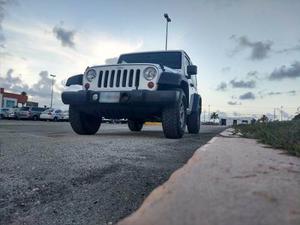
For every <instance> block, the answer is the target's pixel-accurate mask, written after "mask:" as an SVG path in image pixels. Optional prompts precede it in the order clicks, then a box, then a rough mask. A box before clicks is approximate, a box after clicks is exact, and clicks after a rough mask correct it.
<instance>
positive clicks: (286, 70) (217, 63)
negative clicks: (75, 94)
mask: <svg viewBox="0 0 300 225" xmlns="http://www.w3.org/2000/svg"><path fill="white" fill-rule="evenodd" d="M0 3H1V1H0ZM0 10H1V11H0V13H1V14H0V24H1V30H0V32H1V36H0V46H2V47H0V86H1V83H2V86H5V87H7V88H10V89H12V90H15V91H19V90H20V89H22V88H23V89H25V90H28V93H29V95H30V98H31V99H32V100H38V101H40V103H41V104H49V103H48V102H49V98H48V93H50V89H49V88H50V84H51V82H50V81H51V80H50V79H49V78H47V73H48V74H50V73H51V74H56V75H57V81H56V85H55V91H56V95H55V96H56V99H55V104H56V105H57V106H59V107H61V106H62V104H61V102H60V101H59V95H60V92H61V91H62V90H63V83H64V82H65V80H66V79H67V77H68V76H70V75H72V74H79V73H82V72H83V71H84V69H85V68H86V66H88V65H95V64H104V63H105V60H106V59H109V58H114V57H117V56H118V55H119V54H121V53H124V52H133V51H147V50H161V49H163V48H164V38H165V36H164V35H165V33H164V32H165V21H164V18H163V14H164V13H165V12H167V13H168V14H169V15H170V17H171V19H172V22H171V24H170V30H169V31H170V34H169V49H183V50H185V51H186V52H187V53H188V54H189V55H190V57H191V59H192V61H193V63H194V64H196V65H197V66H198V71H199V74H198V79H199V81H198V83H199V87H198V89H199V92H200V93H201V95H202V97H203V104H204V105H203V106H204V110H205V111H208V105H210V109H211V111H221V112H226V113H227V114H228V115H239V114H242V115H252V114H257V115H260V114H262V113H271V114H273V110H274V108H279V107H280V106H283V109H284V111H285V112H286V113H288V114H289V115H294V113H295V112H296V111H297V108H298V107H300V100H299V99H300V98H299V96H300V29H299V27H300V13H299V12H300V1H297V0H286V1H284V0H272V1H271V0H264V1H259V0H252V1H250V0H248V1H243V0H227V1H225V0H211V1H209V0H194V1H192V0H190V1H163V0H161V1H125V0H123V1H100V0H98V1H79V0H78V1H76V0H75V1H74V0H72V1H71V0H64V1H55V0H52V1H37V0H27V1H17V0H15V1H13V0H12V1H7V0H2V3H1V6H0ZM1 37H2V38H1ZM37 90H38V91H37ZM277 114H278V110H277ZM286 115H287V114H286Z"/></svg>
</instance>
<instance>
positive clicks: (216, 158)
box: [118, 129, 300, 225]
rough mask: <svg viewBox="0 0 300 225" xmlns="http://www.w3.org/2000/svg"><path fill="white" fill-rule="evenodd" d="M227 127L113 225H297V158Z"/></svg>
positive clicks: (299, 181)
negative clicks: (233, 131) (136, 207)
mask: <svg viewBox="0 0 300 225" xmlns="http://www.w3.org/2000/svg"><path fill="white" fill-rule="evenodd" d="M230 131H231V130H230V129H227V130H225V131H224V132H222V133H221V134H220V135H218V136H216V137H214V138H212V139H211V140H210V141H209V142H208V143H207V144H206V145H204V146H202V147H201V148H199V149H198V150H196V152H195V153H194V155H193V156H192V158H191V159H190V160H189V161H188V162H187V164H186V165H184V166H183V167H182V168H180V169H178V170H177V171H175V172H174V173H173V174H172V175H171V177H170V178H169V180H168V181H167V182H165V183H164V184H162V185H161V186H159V187H158V188H156V189H155V190H154V191H153V192H152V193H151V194H150V195H149V196H148V197H147V198H146V199H145V201H144V202H143V204H142V205H141V207H140V208H139V209H138V210H137V211H136V212H134V213H133V214H132V215H130V216H128V217H127V218H125V219H124V220H122V221H120V222H119V223H118V224H119V225H129V224H130V225H134V224H147V225H151V224H153V225H154V224H178V225H179V224H180V225H181V224H249V225H250V224H278V225H279V224H280V225H281V224H300V192H299V188H300V160H299V158H295V157H291V156H286V155H282V154H279V153H280V151H276V150H275V151H273V150H271V149H267V148H264V146H262V145H259V144H257V143H256V141H255V140H251V139H245V138H239V137H237V136H234V135H232V134H231V132H230ZM286 179H288V180H286Z"/></svg>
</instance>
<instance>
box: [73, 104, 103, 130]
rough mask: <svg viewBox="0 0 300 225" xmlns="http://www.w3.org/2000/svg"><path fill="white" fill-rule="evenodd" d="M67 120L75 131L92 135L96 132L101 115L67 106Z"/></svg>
mask: <svg viewBox="0 0 300 225" xmlns="http://www.w3.org/2000/svg"><path fill="white" fill-rule="evenodd" d="M69 121H70V124H71V127H72V129H73V130H74V132H75V133H77V134H80V135H92V134H95V133H97V131H98V130H99V127H100V125H101V122H102V118H101V116H94V115H89V114H86V113H84V112H80V111H79V110H78V109H76V108H75V107H73V106H70V108H69Z"/></svg>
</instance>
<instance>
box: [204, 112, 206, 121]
mask: <svg viewBox="0 0 300 225" xmlns="http://www.w3.org/2000/svg"><path fill="white" fill-rule="evenodd" d="M205 113H206V111H205V110H204V111H203V121H204V122H205Z"/></svg>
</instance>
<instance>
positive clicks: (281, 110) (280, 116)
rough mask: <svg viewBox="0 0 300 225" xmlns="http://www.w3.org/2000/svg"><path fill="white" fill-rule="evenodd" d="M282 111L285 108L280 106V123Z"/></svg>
mask: <svg viewBox="0 0 300 225" xmlns="http://www.w3.org/2000/svg"><path fill="white" fill-rule="evenodd" d="M282 109H283V106H280V121H282Z"/></svg>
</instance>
